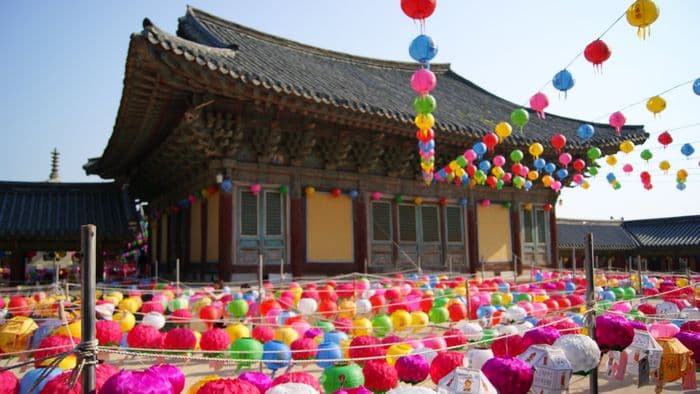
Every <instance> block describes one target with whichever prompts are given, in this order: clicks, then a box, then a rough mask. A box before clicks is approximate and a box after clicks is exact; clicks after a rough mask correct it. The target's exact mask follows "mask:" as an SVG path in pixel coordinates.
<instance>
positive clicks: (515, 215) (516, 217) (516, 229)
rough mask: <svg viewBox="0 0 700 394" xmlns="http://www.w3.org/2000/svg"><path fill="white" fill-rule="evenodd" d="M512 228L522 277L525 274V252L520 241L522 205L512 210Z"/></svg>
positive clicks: (513, 206) (512, 237)
mask: <svg viewBox="0 0 700 394" xmlns="http://www.w3.org/2000/svg"><path fill="white" fill-rule="evenodd" d="M510 228H511V239H512V240H513V242H512V244H513V254H514V255H515V257H514V259H516V258H517V259H516V260H517V263H518V266H517V267H518V275H521V274H522V273H523V250H522V244H521V240H520V204H514V205H512V206H511V208H510Z"/></svg>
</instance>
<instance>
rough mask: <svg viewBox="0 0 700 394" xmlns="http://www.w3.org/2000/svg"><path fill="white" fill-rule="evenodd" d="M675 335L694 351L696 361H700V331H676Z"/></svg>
mask: <svg viewBox="0 0 700 394" xmlns="http://www.w3.org/2000/svg"><path fill="white" fill-rule="evenodd" d="M675 337H676V338H677V339H678V340H679V341H681V343H682V344H683V345H684V346H685V347H687V348H688V349H689V350H690V351H691V352H693V358H694V360H695V362H696V363H699V362H700V333H697V332H692V331H681V332H678V333H676V335H675Z"/></svg>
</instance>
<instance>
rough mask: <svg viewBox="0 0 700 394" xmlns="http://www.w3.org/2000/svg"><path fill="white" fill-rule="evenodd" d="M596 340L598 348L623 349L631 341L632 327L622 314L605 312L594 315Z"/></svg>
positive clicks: (632, 336)
mask: <svg viewBox="0 0 700 394" xmlns="http://www.w3.org/2000/svg"><path fill="white" fill-rule="evenodd" d="M595 325H596V342H598V347H600V350H602V351H606V350H617V351H620V350H623V349H624V348H626V347H627V346H629V345H630V344H631V343H632V339H633V338H634V328H633V327H632V325H631V324H630V322H629V321H628V320H627V319H625V318H624V317H622V316H618V315H612V314H606V315H601V316H598V317H596V319H595Z"/></svg>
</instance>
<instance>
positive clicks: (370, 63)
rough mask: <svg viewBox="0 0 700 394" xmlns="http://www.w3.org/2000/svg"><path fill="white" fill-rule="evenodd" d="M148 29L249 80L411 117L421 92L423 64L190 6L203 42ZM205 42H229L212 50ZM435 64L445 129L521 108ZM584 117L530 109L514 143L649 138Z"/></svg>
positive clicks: (479, 128) (188, 29)
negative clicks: (304, 39)
mask: <svg viewBox="0 0 700 394" xmlns="http://www.w3.org/2000/svg"><path fill="white" fill-rule="evenodd" d="M142 34H146V35H148V37H149V40H150V41H151V42H152V43H153V44H156V43H159V44H161V45H163V47H164V48H166V47H173V51H175V52H176V53H178V52H179V53H183V56H187V53H188V52H190V54H189V56H190V57H194V58H196V59H197V61H198V62H199V63H200V64H202V65H203V66H207V67H209V68H210V69H211V70H218V71H219V72H222V73H224V74H229V75H230V76H231V77H233V78H234V79H237V80H240V81H242V82H244V83H251V84H255V85H262V86H264V87H265V88H267V89H272V90H275V91H277V92H278V93H281V94H289V95H296V96H302V97H305V98H307V99H311V100H315V101H317V102H323V103H326V104H330V105H333V106H336V107H340V108H342V109H346V110H350V111H359V112H363V113H369V114H373V115H379V116H383V117H386V118H389V119H393V120H397V121H400V122H403V123H406V124H409V123H411V122H412V120H413V109H412V107H411V103H412V102H413V98H414V96H415V93H414V92H413V91H412V90H411V88H410V86H409V80H410V78H411V75H412V73H413V72H414V71H415V70H416V68H417V64H416V63H408V62H393V61H384V60H378V59H369V58H364V57H359V56H353V55H348V54H344V53H338V52H333V51H329V50H324V49H320V48H316V47H312V46H309V45H304V44H300V43H298V42H294V41H290V40H286V39H283V38H279V37H275V36H272V35H269V34H265V33H262V32H259V31H256V30H253V29H250V28H247V27H244V26H241V25H238V24H236V23H233V22H230V21H227V20H224V19H222V18H219V17H217V16H214V15H211V14H207V13H206V12H203V11H200V10H197V9H193V8H191V7H188V9H187V13H186V14H185V16H183V17H182V18H180V21H179V26H178V35H179V36H181V37H183V38H186V39H187V40H191V41H196V42H197V43H199V44H202V45H197V44H194V43H192V42H188V41H185V42H182V41H181V40H174V39H173V38H171V37H172V36H170V35H168V34H167V33H164V32H162V31H160V30H158V29H157V28H155V27H153V26H151V27H147V29H146V31H145V32H144V33H142ZM173 44H175V45H173ZM203 47H214V48H223V49H218V50H214V51H211V50H205V49H203ZM234 55H235V56H234ZM431 70H432V71H433V72H435V74H436V75H437V77H438V85H437V88H436V89H435V91H434V96H435V97H436V99H437V102H438V107H437V110H436V111H435V117H436V120H437V128H438V130H441V131H447V132H451V133H455V134H456V135H462V136H470V137H480V136H482V135H484V134H485V133H488V132H491V131H492V130H493V128H494V126H495V125H496V124H497V123H498V122H500V121H503V120H507V119H510V113H511V112H512V111H513V110H514V109H516V108H518V107H520V106H519V105H516V104H514V103H511V102H508V101H507V100H504V99H502V98H499V97H497V96H495V95H493V94H491V93H489V92H487V91H486V90H484V89H482V88H480V87H479V86H477V85H475V84H474V83H472V82H470V81H468V80H466V79H465V78H463V77H462V76H460V75H458V74H456V73H455V72H453V71H452V70H451V69H450V66H449V65H448V64H441V65H437V64H436V65H431ZM582 122H583V121H580V120H576V119H568V118H564V117H560V116H554V115H547V118H546V119H539V118H538V117H537V116H535V114H534V113H531V114H530V122H529V123H528V124H527V125H526V126H525V133H524V134H520V133H517V132H514V133H513V135H512V136H511V137H509V141H508V142H509V143H511V144H519V145H522V144H529V143H531V142H535V140H537V141H540V142H542V141H546V142H547V143H548V142H549V139H550V137H551V136H552V135H553V133H555V132H557V133H559V132H560V133H563V134H564V135H565V136H566V137H567V140H568V146H569V147H571V148H574V149H575V148H580V149H583V148H584V147H588V146H594V145H597V146H600V147H605V146H608V147H610V146H617V145H618V144H619V142H620V141H622V140H624V139H630V140H632V141H633V142H634V143H641V142H643V141H644V140H646V138H647V137H648V134H646V133H645V132H644V130H643V128H642V126H627V127H625V128H623V130H622V136H621V137H620V136H616V135H615V133H614V131H613V129H612V128H611V127H610V126H609V125H607V124H595V127H596V130H597V133H596V134H595V136H594V137H593V138H592V139H590V140H589V141H586V142H583V141H582V140H581V139H580V138H579V137H578V136H577V134H576V131H577V129H578V126H579V125H580V124H581V123H582ZM411 129H412V128H411Z"/></svg>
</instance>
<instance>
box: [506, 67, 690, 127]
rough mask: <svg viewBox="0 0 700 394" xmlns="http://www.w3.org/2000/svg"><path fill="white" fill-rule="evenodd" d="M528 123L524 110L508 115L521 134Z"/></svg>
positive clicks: (520, 109) (528, 118) (528, 115)
mask: <svg viewBox="0 0 700 394" xmlns="http://www.w3.org/2000/svg"><path fill="white" fill-rule="evenodd" d="M698 81H700V79H698ZM698 89H700V83H698ZM698 94H700V93H698ZM528 121H530V114H529V113H528V112H527V110H526V109H525V108H518V109H516V110H514V111H513V112H511V113H510V122H511V123H513V124H514V125H515V126H518V127H519V128H520V132H521V133H522V132H523V127H525V125H526V124H527V122H528Z"/></svg>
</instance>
